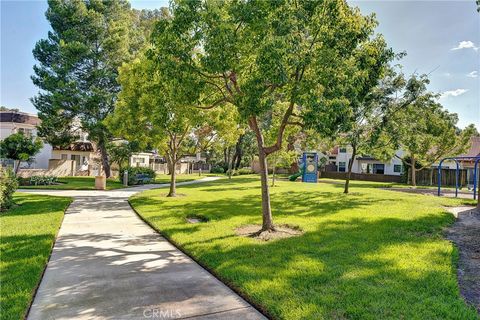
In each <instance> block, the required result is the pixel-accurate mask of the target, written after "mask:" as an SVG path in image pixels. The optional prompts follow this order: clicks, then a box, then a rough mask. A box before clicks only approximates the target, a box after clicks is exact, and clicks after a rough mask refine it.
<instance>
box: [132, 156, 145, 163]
mask: <svg viewBox="0 0 480 320" xmlns="http://www.w3.org/2000/svg"><path fill="white" fill-rule="evenodd" d="M133 162H134V163H145V158H137V157H135V158H133Z"/></svg>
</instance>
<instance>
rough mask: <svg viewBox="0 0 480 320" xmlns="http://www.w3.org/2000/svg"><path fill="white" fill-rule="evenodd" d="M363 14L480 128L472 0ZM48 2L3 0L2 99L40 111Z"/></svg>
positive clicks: (465, 120)
mask: <svg viewBox="0 0 480 320" xmlns="http://www.w3.org/2000/svg"><path fill="white" fill-rule="evenodd" d="M350 3H352V4H353V5H356V6H358V7H359V8H360V9H361V11H362V12H363V13H364V14H369V13H372V12H375V14H376V16H377V19H378V21H379V26H378V29H377V31H378V32H380V33H382V34H384V36H385V38H386V39H387V42H388V43H389V45H390V46H392V47H393V49H394V50H395V51H397V52H399V51H404V50H405V51H406V52H407V54H408V55H407V56H406V57H405V58H404V59H403V61H402V62H401V63H402V64H403V65H404V71H405V72H406V73H412V72H418V73H430V79H431V84H430V87H429V88H430V90H432V91H435V92H440V93H443V95H442V98H441V102H442V104H443V105H444V106H445V107H446V108H447V109H449V110H450V111H452V112H456V113H458V115H459V118H460V121H459V125H460V126H461V127H464V126H465V125H467V124H469V123H474V124H475V125H476V126H477V128H479V129H480V70H479V69H480V65H479V64H480V49H479V47H480V14H478V13H477V12H476V6H475V2H474V1H473V0H470V1H430V2H429V1H385V0H384V1H350ZM167 4H168V2H167V1H154V0H139V1H132V6H133V7H134V8H137V9H142V8H146V9H154V8H159V7H161V6H166V5H167ZM46 8H47V3H46V1H43V0H38V1H20V0H18V1H8V0H0V10H1V58H0V62H1V85H0V87H1V88H0V89H1V90H0V102H1V104H2V105H4V106H8V107H17V108H19V109H21V110H23V111H27V112H32V113H35V112H36V110H35V108H34V107H33V106H32V105H31V103H30V101H29V98H30V97H32V96H33V95H35V93H36V92H37V88H36V87H35V86H34V85H33V84H32V82H31V80H30V75H31V74H32V72H33V71H32V66H33V65H34V64H35V60H34V59H33V56H32V49H33V47H34V45H35V42H36V41H38V40H39V39H41V38H45V37H46V35H47V32H48V30H49V24H48V22H47V20H46V19H45V15H44V12H45V10H46Z"/></svg>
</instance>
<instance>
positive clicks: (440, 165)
mask: <svg viewBox="0 0 480 320" xmlns="http://www.w3.org/2000/svg"><path fill="white" fill-rule="evenodd" d="M445 160H452V161H455V165H456V169H455V197H457V196H458V173H459V170H460V166H459V165H458V160H470V161H474V164H473V199H477V180H478V178H477V175H478V163H479V162H480V157H479V156H476V157H451V158H444V159H442V160H441V161H440V164H439V165H438V179H437V180H438V191H437V194H438V196H440V189H441V187H442V186H441V184H442V163H443V161H445Z"/></svg>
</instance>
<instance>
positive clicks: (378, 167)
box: [373, 163, 385, 174]
mask: <svg viewBox="0 0 480 320" xmlns="http://www.w3.org/2000/svg"><path fill="white" fill-rule="evenodd" d="M373 173H376V174H385V165H384V164H383V163H374V164H373Z"/></svg>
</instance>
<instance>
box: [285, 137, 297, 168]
mask: <svg viewBox="0 0 480 320" xmlns="http://www.w3.org/2000/svg"><path fill="white" fill-rule="evenodd" d="M287 141H288V142H287V151H294V150H295V135H293V134H292V135H289V136H288V139H287ZM299 171H300V168H299V167H298V162H297V161H296V160H295V161H293V162H292V163H291V164H290V174H294V173H297V172H299Z"/></svg>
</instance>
